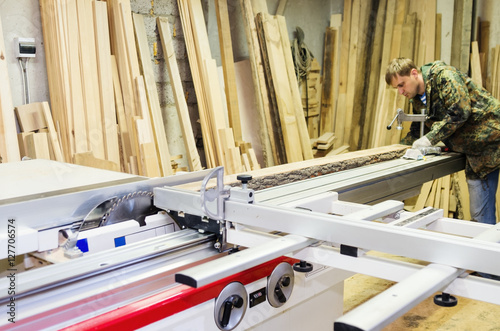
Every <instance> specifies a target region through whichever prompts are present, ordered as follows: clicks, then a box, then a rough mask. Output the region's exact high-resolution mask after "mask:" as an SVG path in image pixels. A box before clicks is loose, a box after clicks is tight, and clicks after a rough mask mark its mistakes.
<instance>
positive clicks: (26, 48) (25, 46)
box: [14, 38, 36, 58]
mask: <svg viewBox="0 0 500 331" xmlns="http://www.w3.org/2000/svg"><path fill="white" fill-rule="evenodd" d="M14 42H15V49H16V57H17V58H25V57H35V54H36V45H35V38H15V39H14Z"/></svg>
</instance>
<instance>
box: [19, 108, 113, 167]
mask: <svg viewBox="0 0 500 331" xmlns="http://www.w3.org/2000/svg"><path fill="white" fill-rule="evenodd" d="M15 112H16V115H17V121H18V123H19V128H20V131H21V132H20V133H19V134H18V137H19V140H18V142H19V152H20V154H21V156H22V157H25V156H27V157H29V158H31V159H46V160H55V161H60V162H64V157H63V154H62V150H61V144H60V143H59V136H58V133H57V131H56V128H55V126H54V121H53V120H52V114H51V112H50V107H49V104H48V102H36V103H30V104H27V105H22V106H17V107H16V108H15ZM116 170H118V169H116Z"/></svg>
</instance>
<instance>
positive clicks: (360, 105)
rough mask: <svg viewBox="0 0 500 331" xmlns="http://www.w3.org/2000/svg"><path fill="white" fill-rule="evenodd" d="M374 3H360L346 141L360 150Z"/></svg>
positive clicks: (352, 147)
mask: <svg viewBox="0 0 500 331" xmlns="http://www.w3.org/2000/svg"><path fill="white" fill-rule="evenodd" d="M371 11H372V3H371V2H363V3H362V5H360V14H359V27H358V29H359V31H360V33H359V34H358V41H357V49H356V51H357V57H356V61H357V65H356V70H355V74H354V75H355V76H356V80H355V85H354V94H353V104H352V112H351V120H350V121H351V122H350V123H351V124H350V127H351V129H350V130H349V139H348V140H347V141H345V143H349V145H350V146H351V150H358V149H360V148H361V144H362V134H363V130H362V127H363V124H364V122H365V117H366V108H369V107H370V105H367V103H366V102H367V95H366V92H367V85H366V84H367V83H368V80H367V79H365V75H366V68H368V66H369V65H370V57H369V54H371V53H372V47H373V43H372V42H371V40H372V38H373V32H374V29H373V24H374V22H373V18H371V15H370V13H371Z"/></svg>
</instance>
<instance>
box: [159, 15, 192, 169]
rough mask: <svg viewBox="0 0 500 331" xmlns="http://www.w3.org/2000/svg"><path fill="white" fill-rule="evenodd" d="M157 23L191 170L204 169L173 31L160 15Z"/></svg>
mask: <svg viewBox="0 0 500 331" xmlns="http://www.w3.org/2000/svg"><path fill="white" fill-rule="evenodd" d="M156 24H157V26H158V31H159V33H160V38H161V42H162V47H163V53H164V57H165V62H166V63H167V68H168V73H169V77H170V82H171V86H172V91H173V93H174V100H175V106H176V109H177V116H178V117H179V122H180V125H181V131H182V138H183V140H184V146H185V148H186V154H187V159H188V165H189V168H190V169H191V171H198V170H201V169H202V167H201V161H200V156H199V154H198V149H197V148H196V142H195V140H194V134H193V129H192V127H191V120H190V119H189V110H188V107H187V103H186V99H185V98H184V93H183V87H182V81H181V77H180V73H179V67H178V66H177V60H176V58H175V51H174V46H173V43H172V37H171V36H172V33H171V32H170V27H169V25H168V22H167V19H166V18H164V17H158V18H157V23H156Z"/></svg>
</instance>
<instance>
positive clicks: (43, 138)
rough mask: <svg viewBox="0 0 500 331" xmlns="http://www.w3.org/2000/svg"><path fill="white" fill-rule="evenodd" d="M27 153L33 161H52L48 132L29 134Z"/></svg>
mask: <svg viewBox="0 0 500 331" xmlns="http://www.w3.org/2000/svg"><path fill="white" fill-rule="evenodd" d="M25 143H26V149H27V150H26V152H27V155H28V156H29V157H30V158H32V159H45V160H50V150H49V143H48V140H47V133H46V132H38V133H33V134H29V135H27V136H26V137H25Z"/></svg>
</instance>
